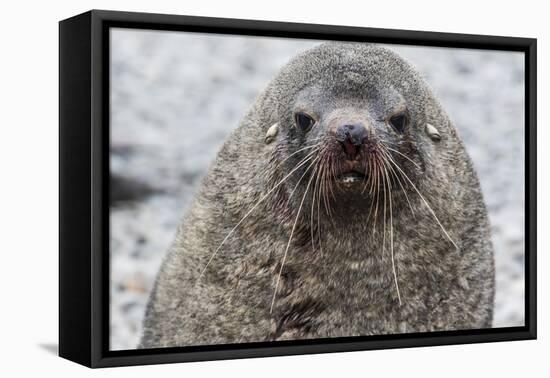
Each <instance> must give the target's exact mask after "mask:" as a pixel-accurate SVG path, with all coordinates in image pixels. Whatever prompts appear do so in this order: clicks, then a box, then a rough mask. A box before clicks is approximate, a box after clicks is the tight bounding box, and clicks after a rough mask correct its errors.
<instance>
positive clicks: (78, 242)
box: [59, 10, 537, 367]
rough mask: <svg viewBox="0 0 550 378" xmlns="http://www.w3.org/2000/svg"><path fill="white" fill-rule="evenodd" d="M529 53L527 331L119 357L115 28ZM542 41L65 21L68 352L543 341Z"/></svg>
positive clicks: (198, 20) (63, 269) (204, 355)
mask: <svg viewBox="0 0 550 378" xmlns="http://www.w3.org/2000/svg"><path fill="white" fill-rule="evenodd" d="M111 27H124V28H137V29H151V30H170V31H193V32H205V33H219V34H239V35H254V36H272V37H294V38H304V39H324V40H342V41H365V42H377V43H394V44H404V45H423V46H440V47H457V48H473V49H487V50H506V51H519V52H523V53H524V54H525V68H526V69H525V142H526V146H525V153H526V156H525V164H526V166H525V188H526V190H525V196H526V197H525V211H526V214H525V236H526V242H525V243H526V244H525V269H526V272H525V325H524V326H523V327H508V328H492V329H480V330H468V331H446V332H430V333H415V334H406V335H384V336H368V337H347V338H336V339H323V340H296V341H280V342H273V343H271V342H265V343H264V342H262V343H249V344H235V345H210V346H193V347H181V348H159V349H136V350H123V351H110V350H109V321H108V319H109V313H108V312H109V211H108V207H109V201H108V198H109V197H108V196H109V177H110V175H109V159H108V156H109V132H108V130H109V38H108V36H109V33H108V31H109V28H111ZM536 49H537V48H536V39H530V38H515V37H497V36H486V35H468V34H450V33H434V32H419V31H406V30H387V29H374V28H358V27H343V26H329V25H312V24H298V23H282V22H267V21H250V20H237V19H223V18H204V17H190V16H176V15H163V14H146V13H130V12H114V11H103V10H92V11H89V12H86V13H83V14H81V15H78V16H75V17H72V18H69V19H66V20H63V21H61V22H60V23H59V127H60V133H59V172H60V175H59V186H60V191H59V204H60V205H59V212H60V217H59V219H60V224H59V355H60V356H61V357H64V358H67V359H69V360H72V361H75V362H77V363H80V364H83V365H86V366H88V367H108V366H120V365H138V364H156V363H168V362H185V361H201V360H218V359H232V358H249V357H265V356H279V355H296V354H308V353H327V352H343V351H353V350H369V349H385V348H406V347H417V346H432V345H448V344H459V343H460V344H465V343H480V342H493V341H507V340H525V339H534V338H536V327H537V324H536V323H537V318H536V61H537V56H536Z"/></svg>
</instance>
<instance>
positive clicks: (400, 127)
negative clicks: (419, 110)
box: [390, 112, 409, 133]
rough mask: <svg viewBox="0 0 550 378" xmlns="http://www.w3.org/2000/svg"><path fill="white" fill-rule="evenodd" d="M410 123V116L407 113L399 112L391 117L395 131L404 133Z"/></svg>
mask: <svg viewBox="0 0 550 378" xmlns="http://www.w3.org/2000/svg"><path fill="white" fill-rule="evenodd" d="M408 123H409V116H408V115H407V113H405V112H403V113H399V114H396V115H394V116H392V117H391V118H390V124H391V125H392V126H393V128H394V129H395V131H398V132H400V133H402V132H403V131H404V130H405V127H407V125H408Z"/></svg>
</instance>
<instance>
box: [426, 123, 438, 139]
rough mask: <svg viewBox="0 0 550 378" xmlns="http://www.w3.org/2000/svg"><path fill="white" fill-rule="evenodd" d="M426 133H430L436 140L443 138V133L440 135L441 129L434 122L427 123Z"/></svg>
mask: <svg viewBox="0 0 550 378" xmlns="http://www.w3.org/2000/svg"><path fill="white" fill-rule="evenodd" d="M426 134H428V136H429V137H430V138H432V140H433V141H434V142H439V141H440V140H441V135H439V131H437V129H436V128H435V126H434V125H432V124H429V123H426Z"/></svg>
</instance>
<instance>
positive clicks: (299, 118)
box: [294, 112, 315, 132]
mask: <svg viewBox="0 0 550 378" xmlns="http://www.w3.org/2000/svg"><path fill="white" fill-rule="evenodd" d="M294 119H295V120H296V126H297V127H298V128H299V129H300V130H302V131H304V132H306V131H309V130H310V129H311V127H312V126H313V124H314V123H315V120H314V119H313V118H311V117H310V116H309V115H307V114H306V113H302V112H298V113H296V114H295V115H294Z"/></svg>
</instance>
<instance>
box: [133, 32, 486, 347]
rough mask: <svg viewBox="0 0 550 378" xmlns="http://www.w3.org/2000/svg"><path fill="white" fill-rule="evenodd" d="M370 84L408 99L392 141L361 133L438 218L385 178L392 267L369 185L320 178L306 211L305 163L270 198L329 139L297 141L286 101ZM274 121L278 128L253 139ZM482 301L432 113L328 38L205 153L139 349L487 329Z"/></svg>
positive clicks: (452, 147) (424, 90)
mask: <svg viewBox="0 0 550 378" xmlns="http://www.w3.org/2000/svg"><path fill="white" fill-rule="evenodd" d="M323 83H325V84H326V85H329V86H331V88H332V89H333V92H331V95H330V96H327V95H326V93H316V92H315V91H316V89H315V88H318V87H319V86H321V87H322V86H323ZM381 87H391V88H393V89H394V90H395V91H397V92H398V93H399V94H400V95H401V96H402V97H403V99H404V100H405V101H406V103H407V106H408V109H409V111H410V112H411V114H410V116H411V124H410V130H409V132H408V133H407V135H406V136H403V137H400V138H401V139H396V138H397V136H395V135H393V134H391V130H390V131H384V130H383V129H382V126H381V124H380V125H379V128H378V129H376V128H375V129H374V130H373V132H374V133H375V134H376V135H377V138H379V139H378V140H384V141H387V142H388V143H390V142H391V143H397V145H396V146H398V147H396V148H397V149H398V151H400V152H401V153H402V154H404V155H405V156H407V157H409V158H410V159H411V160H413V162H414V164H413V163H412V162H410V161H408V160H407V159H405V158H404V157H402V156H401V155H399V154H398V153H392V155H391V156H392V157H393V158H394V159H395V162H396V163H398V164H399V166H400V167H402V169H403V171H404V172H406V174H407V175H408V176H409V177H410V179H411V181H412V182H413V183H414V185H415V186H416V187H417V189H418V191H419V192H420V193H422V196H423V197H424V198H425V200H426V202H427V203H429V206H430V208H431V209H432V210H433V214H436V216H437V219H438V220H439V221H440V222H441V227H440V226H439V225H438V224H437V223H436V221H435V220H434V215H433V214H432V212H431V211H430V209H429V208H428V207H427V206H426V205H425V204H424V202H423V201H422V199H421V198H420V196H419V195H417V194H416V193H415V192H414V190H413V189H412V188H411V187H410V186H409V187H408V188H407V189H406V190H401V188H400V187H399V184H398V182H397V181H396V179H395V178H393V179H392V180H393V190H392V200H393V206H392V208H393V217H392V232H393V255H394V262H393V264H392V259H391V253H390V249H389V247H390V244H389V237H390V234H389V219H388V218H389V212H388V210H386V211H387V212H386V221H385V222H384V219H383V217H382V212H381V211H382V207H381V206H382V204H381V202H379V205H380V208H379V210H378V214H377V217H376V218H375V217H374V216H373V214H372V212H373V210H371V209H372V205H373V203H374V201H375V199H374V198H373V196H372V195H369V193H368V190H367V192H366V193H362V194H361V193H358V192H357V191H352V192H346V190H345V188H344V189H342V188H340V189H339V188H338V187H336V186H334V185H335V184H334V183H332V185H333V191H336V194H335V197H332V199H331V198H330V197H328V200H326V199H324V200H322V201H321V202H318V200H316V199H315V197H314V196H313V190H314V188H315V187H316V188H317V189H318V190H317V192H319V191H320V187H319V185H318V184H317V183H316V180H315V178H313V179H312V180H311V182H312V184H311V185H312V186H310V188H309V192H307V193H306V188H307V186H306V185H307V184H308V182H309V180H310V178H311V174H312V172H313V171H309V173H308V172H306V168H307V167H308V164H305V165H303V166H302V167H301V168H299V169H298V170H297V171H296V172H295V174H292V175H291V176H290V177H289V178H288V179H287V181H285V182H284V183H282V184H280V185H279V186H278V187H276V188H275V189H273V188H274V185H276V184H277V183H279V182H280V181H281V179H282V178H284V177H285V175H287V174H288V173H289V172H290V171H291V170H292V169H293V168H295V167H296V166H297V165H299V164H300V162H303V161H304V160H303V159H304V158H305V156H306V155H307V150H306V151H303V152H300V153H296V151H298V150H299V149H300V148H301V147H304V146H312V145H313V144H314V143H316V140H315V138H328V134H327V132H326V130H324V131H323V130H322V129H321V128H319V130H315V131H312V132H310V133H309V134H308V135H303V134H300V133H299V132H297V130H296V128H295V127H294V120H293V106H294V105H295V104H296V103H297V102H299V98H300V96H303V94H304V93H309V94H310V95H314V96H325V97H326V98H325V99H324V101H328V102H327V103H330V101H332V99H333V98H340V99H342V98H350V99H352V100H354V99H357V96H359V97H361V96H363V95H364V93H363V92H361V91H367V93H366V94H365V95H366V96H367V97H368V98H378V99H380V98H381V100H384V98H383V96H384V93H379V91H378V90H377V89H378V88H381ZM308 88H309V89H308ZM308 91H310V92H308ZM311 91H313V92H312V93H311ZM369 91H370V92H369ZM359 93H360V95H359ZM356 94H357V96H356ZM369 96H370V97H369ZM376 96H378V97H376ZM306 97H307V96H306ZM375 110H376V109H375ZM277 122H278V123H279V131H278V133H277V135H276V137H275V139H274V140H273V142H272V143H269V144H266V143H265V137H266V132H267V131H268V129H269V128H270V127H271V126H272V125H273V124H274V123H277ZM373 122H374V121H373ZM426 123H430V124H431V125H436V126H437V130H438V133H439V134H440V140H439V141H437V142H434V141H433V140H432V139H431V138H430V136H429V135H427V134H426V132H425V131H424V130H425V124H426ZM322 145H323V146H325V147H326V146H329V147H326V148H329V149H330V148H333V147H330V146H331V145H330V142H326V143H324V144H322ZM294 153H295V155H293V156H291V155H292V154H294ZM333 153H336V152H335V151H333ZM313 156H318V155H315V154H314V155H313ZM415 164H416V165H415ZM417 166H418V167H417ZM312 168H313V167H312ZM317 172H318V173H319V172H321V168H319V170H318V171H317ZM301 177H302V178H303V181H301V182H300V183H298V181H299V179H300V178H301ZM401 179H402V180H403V182H405V179H404V178H403V177H402V176H401ZM327 185H328V184H327ZM378 185H379V184H378ZM371 186H372V185H371ZM384 188H385V192H386V194H387V193H388V190H387V187H384ZM294 190H295V191H294ZM327 190H328V189H327ZM327 190H325V192H327V193H328V191H327ZM269 191H272V193H271V194H270V195H269V196H267V197H266V193H268V192H269ZM405 191H406V192H407V197H408V198H405V195H404V192H405ZM346 193H347V194H346ZM379 193H380V194H381V193H382V191H379ZM291 194H292V195H291ZM317 196H319V194H317ZM264 197H266V198H265V200H263V201H261V202H260V203H259V201H260V200H261V199H262V198H264ZM407 199H408V201H407ZM325 201H328V208H327V206H326V205H325ZM409 202H410V204H409ZM301 203H302V204H303V206H302V208H303V209H302V211H301V214H300V215H299V216H298V214H297V212H298V209H299V208H300V206H299V205H300V204H301ZM254 206H256V208H255V209H254V210H253V211H252V212H250V214H249V215H248V216H247V217H246V218H245V219H244V220H243V217H244V216H245V215H246V214H247V213H248V212H249V211H250V209H252V208H253V207H254ZM410 207H412V208H413V211H411V209H410ZM385 208H386V207H385ZM369 211H371V215H370V217H369ZM239 222H242V223H241V224H239ZM237 224H239V226H238V227H236V228H235V229H234V227H235V225H237ZM384 225H385V226H386V228H385V230H386V231H385V232H384ZM293 229H294V232H293V231H292V230H293ZM443 229H444V230H445V232H447V233H448V236H446V235H445V234H444V232H443ZM232 230H233V231H232ZM230 233H231V234H230ZM228 234H230V236H229V237H227V235H228ZM291 234H293V237H292V240H290V242H289V238H290V235H291ZM226 237H227V238H226ZM224 240H225V241H224ZM222 242H223V244H222ZM453 243H455V244H456V245H457V247H458V248H455V246H454V245H453ZM220 245H221V247H220ZM287 247H288V249H287ZM285 252H287V253H286V257H285ZM283 260H284V265H283V264H282V263H283ZM393 268H394V269H395V273H396V276H397V281H398V285H399V292H400V299H401V303H400V301H399V297H398V294H397V290H396V282H395V275H394V269H393ZM278 281H279V282H278ZM277 282H278V284H277ZM493 295H494V267H493V252H492V246H491V242H490V234H489V227H488V220H487V214H486V209H485V205H484V202H483V199H482V194H481V190H480V186H479V183H478V179H477V177H476V174H475V172H474V169H473V167H472V163H471V161H470V158H469V157H468V155H467V153H466V151H465V149H464V146H463V144H462V142H461V140H460V138H459V136H458V135H457V133H456V130H455V129H454V127H453V125H452V124H451V122H450V121H449V119H448V117H447V115H446V114H445V112H444V110H443V109H442V107H441V105H440V104H439V102H438V101H437V100H436V99H435V98H434V96H433V94H432V92H431V91H430V89H429V88H428V86H427V84H426V83H425V82H424V80H423V79H422V78H421V77H420V75H419V74H418V73H417V72H416V71H415V70H414V69H413V68H412V67H411V66H410V65H409V64H408V63H407V62H405V61H404V60H403V59H402V58H400V57H399V56H397V55H396V54H395V53H393V52H391V51H389V50H387V49H383V48H380V47H377V46H373V45H366V44H344V43H329V44H323V45H320V46H319V47H317V48H314V49H312V50H310V51H307V52H305V53H303V54H301V55H299V56H298V57H296V58H295V59H293V60H292V61H291V62H290V63H289V64H288V65H287V66H285V67H284V68H283V69H282V71H281V72H280V73H279V74H278V75H277V77H275V79H274V80H273V81H272V82H271V84H270V85H269V86H268V87H267V88H266V90H265V91H264V92H263V93H262V94H261V95H260V96H259V97H258V99H257V101H256V103H255V104H254V106H253V107H252V109H251V111H250V112H249V113H248V114H247V115H246V117H245V118H244V120H243V121H242V123H241V125H240V126H239V127H238V128H237V129H236V130H235V131H234V132H233V133H232V134H231V136H230V137H229V138H228V139H227V141H226V142H225V144H224V146H223V147H222V149H221V150H220V152H219V153H218V156H217V158H216V160H215V162H214V164H213V166H212V167H211V169H210V171H209V172H208V174H207V176H206V177H205V178H204V180H203V182H202V185H201V187H200V189H199V191H198V193H197V196H196V199H195V202H194V204H193V205H192V207H191V209H190V210H189V212H188V213H187V214H186V216H185V217H184V219H183V220H182V222H181V224H180V226H179V228H178V231H177V236H176V239H175V241H174V242H173V244H172V246H171V248H170V250H169V252H168V254H167V256H166V258H165V260H164V262H163V264H162V267H161V269H160V271H159V274H158V277H157V280H156V283H155V286H154V289H153V291H152V294H151V297H150V300H149V303H148V306H147V310H146V315H145V320H144V331H143V336H142V339H141V342H140V345H139V347H142V348H154V347H166V346H184V345H198V344H217V343H238V342H255V341H265V340H284V339H304V338H325V337H340V336H355V335H373V334H388V333H389V334H394V333H402V332H423V331H439V330H455V329H471V328H487V327H491V323H492V312H493Z"/></svg>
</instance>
